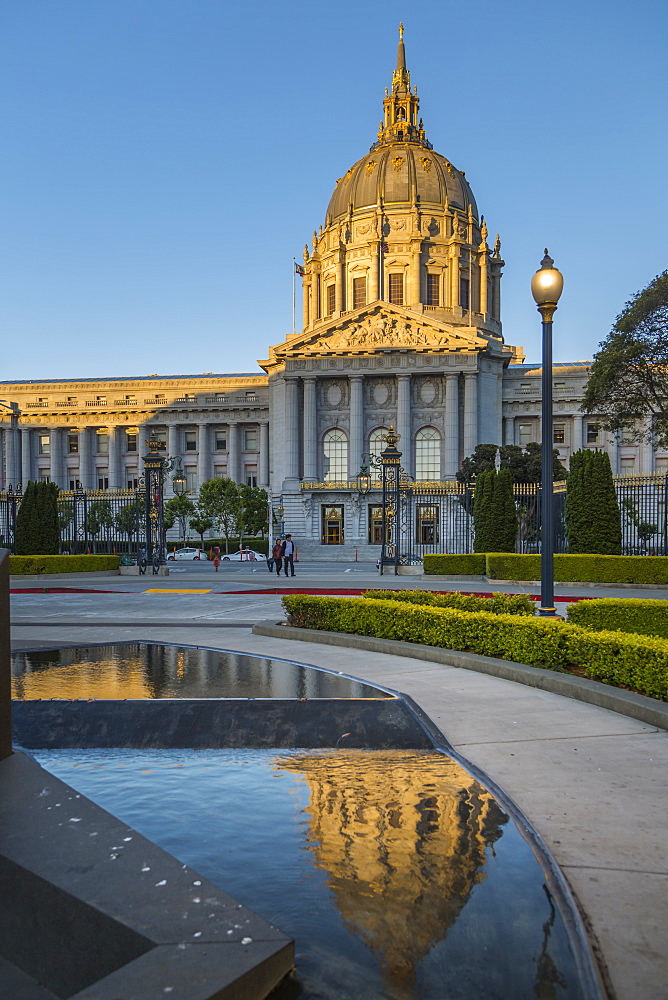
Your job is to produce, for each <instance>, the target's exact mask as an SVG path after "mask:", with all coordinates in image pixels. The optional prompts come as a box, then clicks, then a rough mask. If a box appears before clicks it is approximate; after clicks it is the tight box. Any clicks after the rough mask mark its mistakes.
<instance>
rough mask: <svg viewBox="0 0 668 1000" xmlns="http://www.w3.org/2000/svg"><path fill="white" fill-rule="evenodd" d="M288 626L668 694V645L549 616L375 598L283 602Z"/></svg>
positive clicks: (300, 597)
mask: <svg viewBox="0 0 668 1000" xmlns="http://www.w3.org/2000/svg"><path fill="white" fill-rule="evenodd" d="M283 606H284V607H285V609H286V611H287V612H288V624H290V625H294V626H296V627H298V628H309V629H322V630H325V631H330V632H347V633H352V634H354V635H372V636H376V637H378V638H382V639H394V640H395V641H402V642H415V643H421V644H424V645H428V646H438V647H440V648H444V649H457V650H462V651H468V652H474V653H478V654H480V655H483V656H494V657H502V658H505V659H509V660H514V661H516V662H519V663H528V664H531V665H533V666H540V667H552V668H555V667H556V668H564V667H568V666H569V665H571V664H577V665H580V666H582V667H583V668H584V669H585V673H586V675H587V676H588V677H593V678H596V679H598V680H602V681H605V682H606V683H609V684H616V685H623V686H627V687H632V688H634V689H635V690H637V691H641V692H643V693H644V694H648V695H651V696H652V697H655V698H663V699H666V698H667V697H668V641H666V640H663V639H655V638H650V637H648V638H643V639H642V640H639V639H638V637H637V636H629V635H626V634H625V633H623V632H591V631H589V630H588V629H583V628H580V627H579V626H577V625H572V624H570V623H569V622H562V621H555V620H554V619H549V618H536V617H531V618H529V617H523V616H517V615H504V614H490V613H489V612H485V611H477V612H469V611H460V610H457V609H448V608H436V607H429V606H426V605H422V606H420V605H411V606H410V607H406V603H405V602H404V603H402V602H400V601H394V600H393V601H389V600H373V599H370V598H337V597H316V596H312V595H310V594H291V595H289V596H286V597H284V598H283Z"/></svg>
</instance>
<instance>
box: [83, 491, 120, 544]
mask: <svg viewBox="0 0 668 1000" xmlns="http://www.w3.org/2000/svg"><path fill="white" fill-rule="evenodd" d="M113 525H114V515H113V511H112V509H111V504H110V503H109V501H108V500H94V501H93V502H92V503H91V504H90V505H89V507H88V513H87V515H86V522H85V527H86V531H87V532H88V534H89V535H92V536H93V552H95V549H96V546H97V536H98V535H99V534H100V532H101V531H104V530H107V531H108V530H109V528H111V527H113Z"/></svg>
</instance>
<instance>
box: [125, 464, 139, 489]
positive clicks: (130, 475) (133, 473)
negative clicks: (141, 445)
mask: <svg viewBox="0 0 668 1000" xmlns="http://www.w3.org/2000/svg"><path fill="white" fill-rule="evenodd" d="M125 474H126V476H127V484H128V489H129V490H136V489H137V487H138V486H139V478H138V476H137V470H136V469H126V470H125Z"/></svg>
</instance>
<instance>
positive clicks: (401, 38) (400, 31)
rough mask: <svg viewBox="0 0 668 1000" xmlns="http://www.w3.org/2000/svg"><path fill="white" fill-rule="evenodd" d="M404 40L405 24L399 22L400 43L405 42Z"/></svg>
mask: <svg viewBox="0 0 668 1000" xmlns="http://www.w3.org/2000/svg"><path fill="white" fill-rule="evenodd" d="M403 40H404V22H403V21H400V22H399V41H400V42H403Z"/></svg>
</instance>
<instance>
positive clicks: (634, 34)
mask: <svg viewBox="0 0 668 1000" xmlns="http://www.w3.org/2000/svg"><path fill="white" fill-rule="evenodd" d="M400 20H403V22H404V25H405V42H406V52H407V62H408V66H409V69H410V70H411V76H412V81H413V83H416V84H417V85H418V88H419V94H420V97H421V112H422V115H423V118H424V121H425V125H426V129H427V135H428V138H429V139H430V140H431V142H432V143H433V144H434V147H435V149H437V150H438V151H439V152H441V153H443V154H444V155H445V156H447V157H448V158H449V159H450V160H451V161H452V162H453V163H454V164H455V166H456V167H458V168H459V169H461V170H464V171H465V172H466V175H467V178H468V179H469V181H470V183H471V185H472V188H473V191H474V194H475V196H476V199H477V202H478V207H479V210H480V211H481V212H483V213H484V215H485V217H486V219H487V221H488V225H489V230H490V235H491V237H492V239H493V238H494V235H495V234H496V233H497V232H499V233H500V234H501V240H502V253H503V256H504V258H505V260H506V269H505V277H504V280H503V283H502V288H503V293H502V309H503V323H504V336H505V339H506V340H507V341H508V342H509V343H513V344H522V345H524V346H525V348H526V351H527V360H530V361H534V360H538V359H539V358H540V317H539V315H538V313H537V312H536V311H535V306H534V304H533V300H532V299H531V295H530V291H529V283H530V278H531V275H532V274H533V272H534V271H535V270H536V268H537V267H538V266H539V263H540V259H541V257H542V253H543V248H544V247H545V246H547V247H548V248H549V250H550V252H551V254H552V256H553V257H554V258H555V261H556V264H557V266H558V267H559V268H560V269H561V270H562V272H563V273H564V277H565V289H564V294H563V298H562V302H561V305H560V307H559V311H558V312H557V314H556V317H555V331H554V333H555V349H554V353H555V360H584V359H587V358H590V357H591V355H592V353H593V352H594V350H595V349H596V347H597V344H598V343H599V341H600V340H602V339H603V337H604V336H605V335H606V333H607V332H608V330H609V328H610V325H611V323H612V322H613V321H614V318H615V316H616V315H617V313H618V312H619V311H620V309H621V308H622V307H623V305H624V303H625V301H626V300H627V299H628V298H629V297H630V296H631V295H632V294H633V293H634V292H635V291H637V290H638V289H640V288H641V287H643V286H644V285H646V284H647V282H649V281H650V280H651V279H652V278H653V277H654V276H655V275H656V274H657V273H659V272H660V271H662V270H664V269H665V268H666V267H668V260H667V256H668V255H667V253H666V240H667V235H668V234H667V229H668V226H667V222H668V199H667V197H666V190H667V184H666V181H667V177H668V169H667V165H668V138H667V133H666V109H665V102H666V94H667V93H668V70H667V67H668V60H667V59H666V54H665V42H666V37H667V36H668V5H667V4H666V2H665V0H584V2H582V0H579V2H577V3H576V2H574V0H562V3H560V4H559V5H554V4H545V5H541V4H536V3H535V2H533V0H532V2H529V0H506V2H503V3H499V2H498V0H478V2H477V3H475V4H468V3H466V4H465V3H461V2H460V3H457V2H452V0H451V2H444V0H438V2H434V0H422V2H421V3H419V4H417V3H412V4H408V5H407V4H405V3H398V2H396V0H386V2H383V3H380V2H375V3H370V2H366V0H354V2H353V0H338V2H337V3H336V4H334V5H331V4H325V3H319V2H315V3H304V2H300V3H294V2H283V3H277V2H275V0H274V2H271V0H258V2H256V3H243V2H241V3H240V2H234V3H232V2H228V3H224V2H221V0H9V2H5V3H4V4H3V5H2V10H1V11H0V38H1V41H0V92H1V93H2V98H1V105H0V114H1V121H0V127H1V128H2V133H3V146H4V152H3V156H2V158H1V160H0V184H1V187H2V191H3V195H4V208H3V210H2V213H1V219H2V222H1V232H2V236H1V238H0V337H1V340H0V343H1V345H2V353H1V355H0V357H1V361H2V363H1V364H0V379H13V378H17V379H30V378H46V377H54V378H55V377H61V378H66V377H77V376H79V377H85V376H89V377H94V376H102V375H125V374H128V375H131V374H132V375H148V374H152V373H160V374H177V373H196V372H211V371H214V372H234V371H238V372H244V371H245V372H249V371H254V370H256V360H257V359H258V358H264V357H266V356H267V353H266V352H267V345H268V344H274V343H279V342H280V341H281V340H283V339H284V337H285V335H286V334H287V333H288V332H290V330H291V326H292V258H293V257H297V258H298V259H299V258H300V255H301V252H302V247H303V244H304V243H306V242H309V240H310V236H311V233H312V231H313V229H315V228H316V227H317V226H318V225H320V223H322V222H323V221H324V214H325V210H326V207H327V203H328V201H329V198H330V195H331V192H332V190H333V187H334V184H335V181H336V178H337V177H340V176H341V175H342V174H343V173H345V171H346V170H347V168H348V167H349V166H351V165H352V164H353V163H354V162H355V161H356V160H357V159H359V158H360V157H361V156H363V155H364V154H365V153H366V152H367V151H368V148H369V145H370V144H371V142H373V140H374V138H375V132H376V128H377V124H378V120H379V118H380V114H381V102H382V97H383V92H384V88H385V87H386V86H388V85H389V84H390V82H391V73H392V69H393V66H394V60H395V53H396V41H397V25H398V23H399V21H400ZM299 300H300V290H299V288H298V290H297V301H298V306H299Z"/></svg>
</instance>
